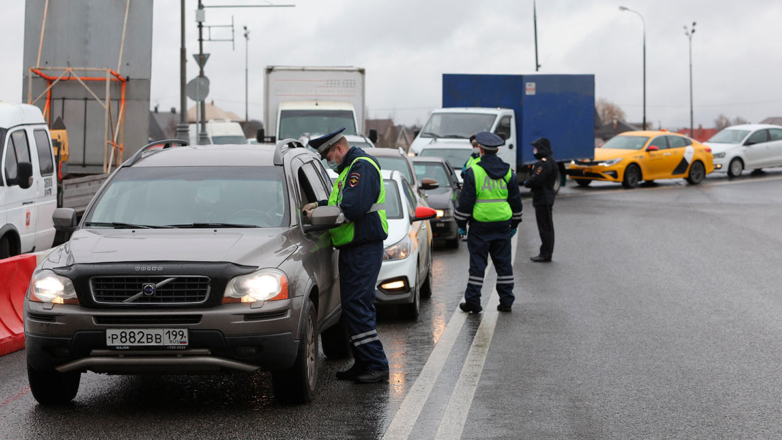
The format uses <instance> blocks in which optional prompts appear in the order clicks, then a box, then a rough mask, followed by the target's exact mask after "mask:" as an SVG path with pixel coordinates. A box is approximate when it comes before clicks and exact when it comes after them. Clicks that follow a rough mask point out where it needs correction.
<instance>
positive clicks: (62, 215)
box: [52, 208, 79, 232]
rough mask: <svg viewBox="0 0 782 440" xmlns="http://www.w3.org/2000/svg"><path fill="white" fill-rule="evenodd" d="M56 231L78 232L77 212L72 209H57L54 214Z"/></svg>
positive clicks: (53, 220)
mask: <svg viewBox="0 0 782 440" xmlns="http://www.w3.org/2000/svg"><path fill="white" fill-rule="evenodd" d="M52 223H53V224H54V229H55V230H57V231H59V232H73V231H75V230H76V227H77V225H78V224H79V223H78V220H77V219H76V210H75V209H72V208H57V209H55V210H54V214H52Z"/></svg>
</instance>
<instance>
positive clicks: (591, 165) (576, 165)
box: [567, 130, 714, 188]
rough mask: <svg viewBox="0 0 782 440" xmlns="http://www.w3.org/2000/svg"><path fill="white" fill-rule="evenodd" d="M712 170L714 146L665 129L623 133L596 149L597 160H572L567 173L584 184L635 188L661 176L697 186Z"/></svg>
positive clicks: (579, 183) (583, 185) (581, 184)
mask: <svg viewBox="0 0 782 440" xmlns="http://www.w3.org/2000/svg"><path fill="white" fill-rule="evenodd" d="M712 171H714V159H713V157H712V154H711V148H709V147H707V146H705V145H703V144H701V143H699V142H697V141H694V140H692V139H690V138H688V137H687V136H684V135H680V134H678V133H670V132H668V131H665V130H662V131H628V132H625V133H622V134H620V135H618V136H616V137H614V138H612V139H611V140H609V141H608V142H606V143H605V144H603V146H602V147H598V148H595V157H594V159H593V160H574V161H572V162H570V167H569V169H568V170H567V174H568V175H569V176H570V177H571V178H572V179H573V180H575V181H576V183H578V185H579V186H582V187H585V186H588V185H589V184H590V183H592V181H593V180H605V181H609V182H622V186H624V187H625V188H635V187H637V186H638V183H639V182H641V181H642V180H643V181H646V182H652V181H654V180H658V179H687V182H689V183H690V184H691V185H697V184H699V183H701V182H702V181H703V179H704V178H705V177H706V175H707V174H709V173H711V172H712Z"/></svg>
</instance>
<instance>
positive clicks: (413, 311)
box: [399, 267, 421, 320]
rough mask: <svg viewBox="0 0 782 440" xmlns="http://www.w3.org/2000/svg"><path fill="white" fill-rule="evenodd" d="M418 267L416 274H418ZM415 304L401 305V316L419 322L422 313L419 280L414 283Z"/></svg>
mask: <svg viewBox="0 0 782 440" xmlns="http://www.w3.org/2000/svg"><path fill="white" fill-rule="evenodd" d="M418 269H419V268H418V267H416V272H415V273H416V274H418ZM412 287H413V302H412V303H410V304H400V305H399V315H400V316H401V317H402V318H404V319H410V320H417V319H418V314H419V313H420V312H421V290H420V289H419V288H418V280H416V281H414V282H413V286H412Z"/></svg>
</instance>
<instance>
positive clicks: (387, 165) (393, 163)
mask: <svg viewBox="0 0 782 440" xmlns="http://www.w3.org/2000/svg"><path fill="white" fill-rule="evenodd" d="M375 159H377V163H378V164H380V168H381V169H384V170H389V171H399V172H400V173H402V175H403V176H404V177H405V179H407V182H408V183H411V184H412V183H413V182H414V180H413V175H412V173H411V172H410V165H409V164H408V162H407V159H405V158H404V157H402V156H399V157H375Z"/></svg>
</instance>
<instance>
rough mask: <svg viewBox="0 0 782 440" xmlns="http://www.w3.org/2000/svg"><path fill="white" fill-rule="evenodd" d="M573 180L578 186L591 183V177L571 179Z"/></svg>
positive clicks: (582, 186)
mask: <svg viewBox="0 0 782 440" xmlns="http://www.w3.org/2000/svg"><path fill="white" fill-rule="evenodd" d="M573 180H575V181H576V183H577V184H578V186H580V187H581V188H586V187H588V186H589V185H591V184H592V179H573Z"/></svg>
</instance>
